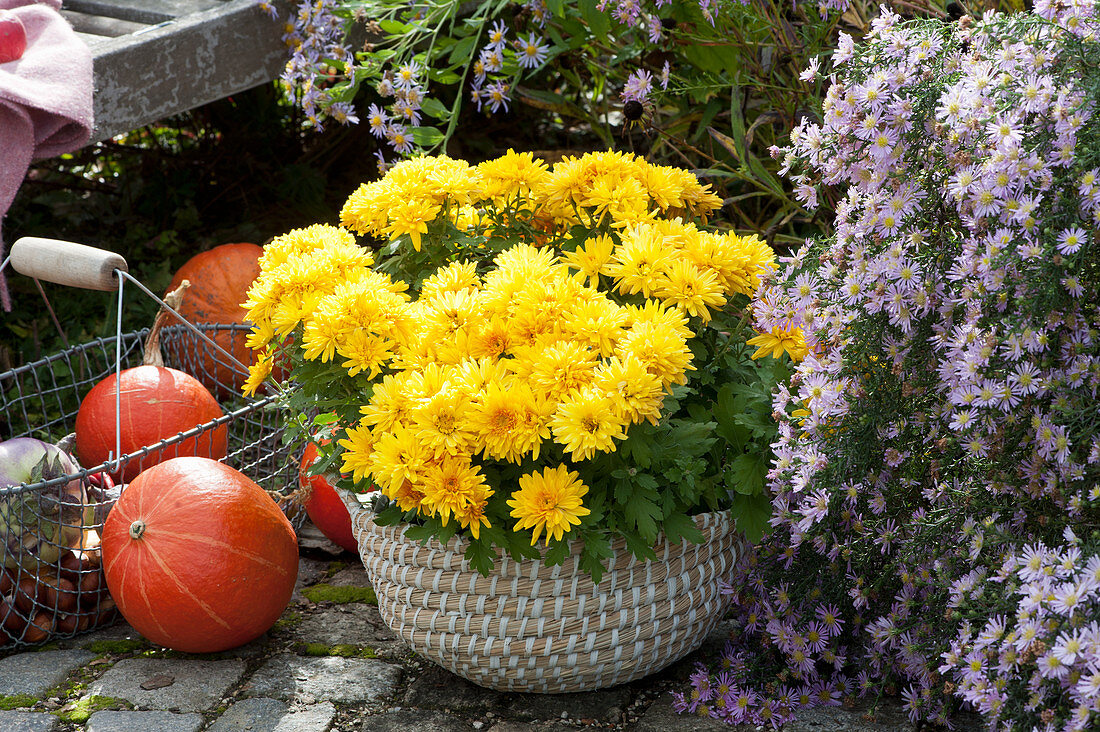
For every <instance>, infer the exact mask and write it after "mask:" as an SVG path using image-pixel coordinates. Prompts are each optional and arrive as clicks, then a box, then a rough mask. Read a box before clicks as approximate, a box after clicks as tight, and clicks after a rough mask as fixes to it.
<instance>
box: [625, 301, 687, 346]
mask: <svg viewBox="0 0 1100 732" xmlns="http://www.w3.org/2000/svg"><path fill="white" fill-rule="evenodd" d="M626 314H627V322H626V325H627V327H630V328H633V327H634V326H635V325H640V324H648V325H649V326H651V327H655V328H662V329H668V330H671V331H673V332H674V333H676V334H677V335H678V336H680V337H681V338H683V339H684V340H685V341H686V340H688V339H689V338H693V337H694V336H695V333H694V332H693V331H692V330H691V328H689V327H688V319H687V315H685V314H684V312H683V311H681V310H679V309H677V308H671V307H668V306H667V305H665V304H664V303H663V302H661V301H660V300H646V301H645V302H644V303H642V304H641V305H627V306H626Z"/></svg>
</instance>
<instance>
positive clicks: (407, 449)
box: [370, 428, 432, 511]
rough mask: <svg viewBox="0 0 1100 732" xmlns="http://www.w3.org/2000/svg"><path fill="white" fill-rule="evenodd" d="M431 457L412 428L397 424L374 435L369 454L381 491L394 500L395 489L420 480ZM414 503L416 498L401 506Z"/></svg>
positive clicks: (405, 507)
mask: <svg viewBox="0 0 1100 732" xmlns="http://www.w3.org/2000/svg"><path fill="white" fill-rule="evenodd" d="M431 459H432V454H431V451H430V450H428V449H427V448H426V447H424V445H422V444H421V443H420V441H419V440H418V439H417V437H416V433H415V432H413V431H412V430H411V429H404V428H400V429H396V430H394V431H392V432H382V433H379V434H377V435H376V438H375V442H374V445H373V452H372V453H371V456H370V472H371V476H372V477H373V479H374V482H375V483H377V484H378V485H379V487H380V488H382V492H383V493H385V494H386V495H387V496H389V497H390V498H393V499H394V500H397V495H398V493H399V492H401V491H402V490H404V489H405V485H406V484H407V483H409V484H416V483H418V482H419V481H420V478H421V476H422V474H423V472H424V468H425V466H426V465H427V464H428V462H429V461H430V460H431ZM417 505H419V498H418V499H417V504H415V505H411V506H405V505H403V506H401V508H402V509H403V510H405V511H408V510H411V509H413V508H416V507H417Z"/></svg>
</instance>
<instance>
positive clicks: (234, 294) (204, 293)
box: [168, 243, 264, 397]
mask: <svg viewBox="0 0 1100 732" xmlns="http://www.w3.org/2000/svg"><path fill="white" fill-rule="evenodd" d="M263 251H264V250H263V247H260V246H257V245H256V244H247V243H234V244H222V245H221V246H216V247H214V248H213V249H210V250H208V251H205V252H199V253H198V254H196V255H195V256H193V257H191V259H189V260H187V262H186V263H185V264H184V265H183V266H182V267H180V268H179V270H178V271H177V272H176V274H175V276H173V277H172V283H171V284H170V285H169V286H168V289H169V291H171V290H174V289H176V288H177V287H178V286H179V285H180V283H181V282H183V281H184V280H187V281H189V282H190V283H191V287H190V288H188V290H187V296H186V297H185V298H184V299H183V303H182V304H181V305H180V307H179V308H178V310H179V313H180V315H182V316H183V317H184V318H186V319H187V321H188V322H190V323H194V324H196V325H197V324H200V323H211V324H243V323H244V322H245V315H246V314H247V312H248V311H247V310H245V309H244V308H243V307H241V303H243V302H244V301H245V300H246V299H248V288H249V287H251V285H252V281H253V280H255V279H256V277H257V276H259V274H260V255H261V254H263ZM177 322H178V321H177ZM244 335H245V334H244V333H230V332H229V331H219V332H218V333H217V334H216V335H214V341H215V342H216V343H217V344H218V345H219V346H221V347H222V348H224V349H225V350H226V351H228V352H229V353H231V354H233V357H234V358H236V359H237V360H238V361H240V362H241V363H242V364H244V365H246V366H248V365H251V364H252V363H253V362H254V361H255V354H254V353H253V351H252V350H251V349H250V348H249V347H248V346H246V345H245V338H244ZM199 348H200V353H201V355H200V357H199V358H198V361H197V363H196V366H195V369H194V370H193V373H195V374H196V375H197V377H198V379H199V380H200V381H201V382H202V383H203V384H204V385H205V386H206V387H207V388H208V389H210V390H211V391H212V392H214V393H215V394H217V395H219V396H220V397H224V396H227V395H228V394H230V393H237V394H239V393H240V388H241V385H243V384H244V380H245V379H246V378H248V374H247V373H241V372H240V369H239V368H238V367H236V366H234V365H233V364H232V363H230V362H229V361H228V360H227V359H226V358H225V356H223V355H222V354H221V353H220V352H218V351H215V350H214V349H213V348H212V347H211V346H209V345H208V344H205V343H201V344H200V345H199Z"/></svg>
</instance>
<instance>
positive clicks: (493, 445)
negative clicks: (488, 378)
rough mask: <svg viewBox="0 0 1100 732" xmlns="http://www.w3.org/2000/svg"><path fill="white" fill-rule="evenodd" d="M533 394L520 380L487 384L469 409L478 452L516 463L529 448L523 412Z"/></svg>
mask: <svg viewBox="0 0 1100 732" xmlns="http://www.w3.org/2000/svg"><path fill="white" fill-rule="evenodd" d="M533 403H534V395H533V394H532V393H531V389H530V388H529V387H528V386H527V385H526V384H524V383H523V382H514V383H513V384H512V385H511V386H506V385H505V384H503V383H500V382H493V383H491V384H489V385H488V386H487V387H486V388H485V390H484V391H483V392H482V393H481V395H480V398H479V399H478V400H477V401H476V403H475V405H474V407H473V408H472V409H471V410H470V426H471V429H472V430H473V431H474V432H475V433H476V434H477V436H478V442H479V444H480V446H481V450H482V452H483V453H484V454H485V455H486V456H488V457H491V458H495V459H498V460H507V461H509V462H512V463H519V462H520V461H521V460H522V459H523V458H524V456H525V454H526V453H527V452H529V451H530V447H531V445H530V443H531V440H530V436H529V434H528V429H527V424H526V422H527V412H528V410H529V409H530V408H532V406H533Z"/></svg>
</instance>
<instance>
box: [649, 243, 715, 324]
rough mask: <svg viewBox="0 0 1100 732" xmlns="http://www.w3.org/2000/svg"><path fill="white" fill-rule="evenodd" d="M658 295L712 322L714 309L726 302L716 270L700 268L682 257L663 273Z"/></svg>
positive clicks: (704, 320)
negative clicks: (712, 310) (711, 314)
mask: <svg viewBox="0 0 1100 732" xmlns="http://www.w3.org/2000/svg"><path fill="white" fill-rule="evenodd" d="M657 296H658V297H660V298H661V299H662V300H664V301H665V302H667V303H669V304H670V305H674V306H676V307H678V308H680V309H681V310H683V311H684V312H686V313H688V314H689V315H692V316H694V317H697V318H699V319H700V320H702V321H703V322H704V323H707V322H709V321H710V311H711V309H712V308H715V309H717V308H720V307H722V306H723V305H725V304H726V298H725V297H724V296H723V295H722V287H721V285H720V284H719V282H718V276H717V275H716V274H715V273H714V271H713V270H701V269H700V268H699V267H697V266H696V265H695V264H693V263H691V262H688V261H685V260H683V259H677V260H675V261H674V262H672V263H671V265H670V266H669V267H668V268H667V269H666V270H665V271H664V272H662V273H661V277H660V279H659V280H658V284H657Z"/></svg>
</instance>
